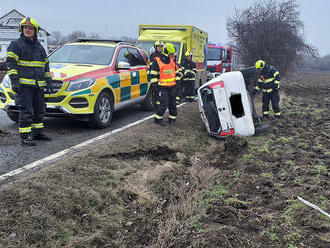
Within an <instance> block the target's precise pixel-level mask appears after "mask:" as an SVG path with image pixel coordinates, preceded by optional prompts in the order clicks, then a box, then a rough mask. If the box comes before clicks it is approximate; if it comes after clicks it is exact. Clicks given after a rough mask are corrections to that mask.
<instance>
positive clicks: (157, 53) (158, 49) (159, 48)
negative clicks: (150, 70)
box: [149, 40, 164, 66]
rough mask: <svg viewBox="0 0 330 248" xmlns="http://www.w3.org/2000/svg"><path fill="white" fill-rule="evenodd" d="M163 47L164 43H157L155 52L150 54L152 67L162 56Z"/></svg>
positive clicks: (158, 41)
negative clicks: (157, 58)
mask: <svg viewBox="0 0 330 248" xmlns="http://www.w3.org/2000/svg"><path fill="white" fill-rule="evenodd" d="M163 47H164V43H163V42H162V41H160V40H157V41H156V42H155V44H154V48H155V51H154V52H153V53H151V54H150V62H149V65H150V66H151V65H152V63H153V62H154V60H155V58H156V57H161V56H162V51H163Z"/></svg>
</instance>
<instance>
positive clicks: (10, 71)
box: [8, 69, 18, 75]
mask: <svg viewBox="0 0 330 248" xmlns="http://www.w3.org/2000/svg"><path fill="white" fill-rule="evenodd" d="M14 74H18V72H17V70H15V69H11V70H9V71H8V75H14Z"/></svg>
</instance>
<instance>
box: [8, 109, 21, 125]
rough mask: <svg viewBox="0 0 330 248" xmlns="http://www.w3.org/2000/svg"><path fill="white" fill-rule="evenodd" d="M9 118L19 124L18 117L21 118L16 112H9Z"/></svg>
mask: <svg viewBox="0 0 330 248" xmlns="http://www.w3.org/2000/svg"><path fill="white" fill-rule="evenodd" d="M7 116H8V117H9V119H11V120H12V121H14V122H16V123H17V122H18V116H19V112H16V111H8V112H7Z"/></svg>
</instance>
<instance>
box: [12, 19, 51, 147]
mask: <svg viewBox="0 0 330 248" xmlns="http://www.w3.org/2000/svg"><path fill="white" fill-rule="evenodd" d="M19 31H20V32H21V37H20V38H18V39H17V40H15V41H12V42H11V43H10V45H9V47H8V53H7V60H6V63H7V66H8V70H9V71H8V75H9V77H10V80H11V86H12V90H13V91H14V92H15V95H16V96H15V103H16V106H18V108H19V119H18V127H19V133H20V137H21V142H22V144H23V145H27V146H35V145H36V142H35V140H44V141H50V140H51V137H49V136H46V135H44V134H43V133H42V130H43V128H44V124H43V118H44V114H45V99H44V88H47V92H48V93H51V92H52V78H51V76H50V71H49V61H48V59H47V54H46V51H45V49H44V48H43V47H42V45H41V44H40V43H39V41H38V39H37V35H38V31H39V25H38V23H37V21H36V20H35V19H33V18H30V17H26V18H24V19H23V20H22V21H21V23H20V28H19Z"/></svg>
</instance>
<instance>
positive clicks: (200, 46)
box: [137, 25, 208, 89]
mask: <svg viewBox="0 0 330 248" xmlns="http://www.w3.org/2000/svg"><path fill="white" fill-rule="evenodd" d="M157 40H160V41H162V42H164V44H165V43H166V42H171V43H172V44H173V45H174V46H175V48H176V51H177V62H178V63H181V61H182V60H183V59H184V56H185V53H186V51H189V52H192V54H193V57H192V58H193V61H194V62H195V63H196V67H197V72H198V75H196V84H195V85H196V89H197V88H198V87H199V86H200V85H202V84H204V83H205V82H206V70H207V61H206V51H207V42H208V34H207V33H206V32H204V31H202V30H200V29H199V28H196V27H194V26H193V25H140V26H139V39H138V41H137V45H138V46H140V47H141V48H142V49H143V50H145V51H146V52H147V53H149V51H150V49H151V48H152V47H153V45H154V43H155V41H157Z"/></svg>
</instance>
